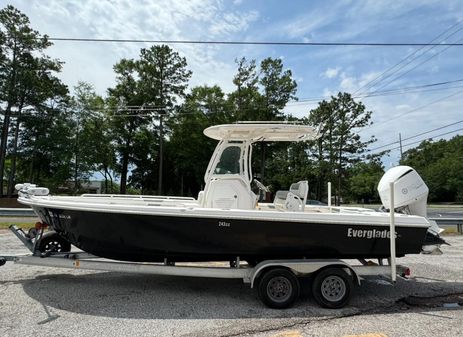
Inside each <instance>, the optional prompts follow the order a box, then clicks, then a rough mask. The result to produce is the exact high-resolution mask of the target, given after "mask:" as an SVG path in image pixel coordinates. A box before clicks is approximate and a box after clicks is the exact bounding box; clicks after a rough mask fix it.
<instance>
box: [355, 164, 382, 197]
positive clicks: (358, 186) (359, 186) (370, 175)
mask: <svg viewBox="0 0 463 337" xmlns="http://www.w3.org/2000/svg"><path fill="white" fill-rule="evenodd" d="M383 174H384V169H383V167H382V165H381V163H380V162H379V161H375V160H372V161H369V162H358V163H355V164H354V165H353V166H352V167H351V168H349V171H348V176H349V177H348V190H347V192H346V197H347V198H348V199H349V200H350V201H353V202H360V203H372V202H377V201H379V195H378V192H377V187H378V182H379V180H380V179H381V177H382V176H383Z"/></svg>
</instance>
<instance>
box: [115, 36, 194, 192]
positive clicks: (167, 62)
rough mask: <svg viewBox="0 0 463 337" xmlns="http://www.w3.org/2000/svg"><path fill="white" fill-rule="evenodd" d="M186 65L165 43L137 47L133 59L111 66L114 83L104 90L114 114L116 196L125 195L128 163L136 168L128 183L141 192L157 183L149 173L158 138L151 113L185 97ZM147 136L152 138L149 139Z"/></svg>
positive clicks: (156, 161)
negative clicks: (118, 178) (118, 177)
mask: <svg viewBox="0 0 463 337" xmlns="http://www.w3.org/2000/svg"><path fill="white" fill-rule="evenodd" d="M186 67H187V63H186V59H185V58H183V57H180V56H179V54H178V53H177V52H175V51H173V50H172V49H171V48H170V47H168V46H165V45H162V46H153V47H151V48H149V49H142V50H141V51H140V58H139V59H138V60H126V59H123V60H121V61H120V62H118V63H117V64H116V65H115V66H114V71H115V72H116V81H117V84H116V86H115V87H114V88H112V89H109V95H110V97H109V104H110V106H112V107H113V108H114V109H115V110H116V112H115V114H114V116H113V118H112V121H113V125H112V129H113V136H114V138H115V142H116V152H117V157H118V165H117V167H118V171H119V172H120V174H121V190H120V192H121V193H125V192H126V188H127V180H128V179H127V178H128V170H129V166H130V165H134V166H135V168H134V170H133V173H134V174H133V175H132V177H131V179H130V183H131V184H133V185H134V186H139V187H143V186H144V185H146V184H147V186H146V187H145V188H147V190H149V191H152V190H153V189H154V186H156V185H158V184H159V181H157V178H156V177H155V176H156V175H155V174H154V173H155V171H154V169H155V168H156V167H158V165H159V158H158V157H157V156H156V155H155V152H153V151H155V150H154V149H155V148H156V147H157V144H159V138H160V137H161V136H160V135H159V128H158V127H157V124H156V123H155V120H154V115H155V113H156V112H157V113H159V114H163V113H165V112H166V109H167V108H173V107H174V106H175V105H176V103H177V100H178V99H179V98H182V97H184V95H185V89H186V87H187V84H188V80H189V78H190V77H191V71H189V70H187V69H186ZM133 106H135V107H141V108H137V109H131V108H130V107H133ZM149 132H151V133H153V134H155V135H157V138H156V137H153V136H152V135H149V136H148V133H149ZM134 149H135V150H136V151H135V153H134V152H133V150H134ZM147 173H150V177H149V178H148V177H147Z"/></svg>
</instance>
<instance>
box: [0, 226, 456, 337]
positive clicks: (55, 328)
mask: <svg viewBox="0 0 463 337" xmlns="http://www.w3.org/2000/svg"><path fill="white" fill-rule="evenodd" d="M446 239H447V241H449V243H451V246H444V247H443V248H442V250H443V251H444V255H415V256H409V257H405V258H402V259H399V263H401V264H405V265H408V266H410V267H411V269H412V279H411V280H409V281H405V280H402V279H400V280H399V281H398V282H397V284H395V285H391V284H390V283H389V282H387V281H385V280H375V279H371V280H367V281H365V282H364V283H363V284H362V287H360V288H356V289H355V291H354V296H353V298H352V300H351V302H350V304H349V305H348V306H347V307H346V308H343V309H339V310H328V309H321V308H320V307H319V306H318V305H316V304H315V303H314V301H313V300H312V299H311V298H310V296H309V295H308V293H309V291H308V288H309V287H308V284H305V285H304V287H305V289H304V290H305V291H304V295H303V297H302V299H301V300H300V301H298V302H297V303H296V305H295V306H294V307H293V308H291V309H287V310H272V309H268V308H265V307H264V306H263V305H262V304H261V302H260V301H259V300H258V298H257V295H256V293H255V291H254V290H252V289H250V288H249V286H248V285H246V284H243V283H242V281H240V280H220V279H204V278H186V277H167V276H153V275H132V274H122V273H111V272H94V271H81V270H68V269H59V268H45V267H44V268H41V267H33V266H24V265H15V264H14V263H11V262H9V263H7V264H6V265H4V266H2V267H0V336H8V337H15V336H95V335H101V336H127V335H134V334H136V335H137V336H144V335H150V336H183V335H191V336H234V335H256V336H274V335H275V336H276V335H278V336H298V335H299V336H346V335H356V334H357V335H359V334H368V333H370V334H371V335H370V336H373V333H376V334H383V335H386V336H426V335H429V336H431V335H432V336H435V335H443V336H462V335H463V324H462V323H463V310H462V308H463V236H451V237H447V238H446ZM0 252H1V253H0V256H1V255H2V254H8V255H12V254H23V253H27V250H26V249H24V247H22V246H21V243H20V242H19V241H18V240H17V239H16V238H15V237H14V236H13V235H12V234H11V233H9V232H8V231H2V232H0ZM460 302H461V304H460Z"/></svg>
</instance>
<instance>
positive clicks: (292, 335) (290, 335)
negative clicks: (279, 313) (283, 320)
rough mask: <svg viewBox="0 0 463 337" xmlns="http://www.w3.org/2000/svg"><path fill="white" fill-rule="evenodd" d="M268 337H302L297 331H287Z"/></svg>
mask: <svg viewBox="0 0 463 337" xmlns="http://www.w3.org/2000/svg"><path fill="white" fill-rule="evenodd" d="M270 337H302V335H301V332H300V331H298V330H288V331H283V332H280V333H277V334H276V335H272V336H270Z"/></svg>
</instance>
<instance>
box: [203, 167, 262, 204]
mask: <svg viewBox="0 0 463 337" xmlns="http://www.w3.org/2000/svg"><path fill="white" fill-rule="evenodd" d="M198 197H199V199H200V204H201V205H202V206H203V207H208V208H221V209H254V208H255V207H256V205H257V196H256V195H255V194H254V193H253V192H252V191H251V189H250V188H249V184H247V183H246V182H245V181H244V179H243V178H242V177H241V176H239V175H238V174H227V175H219V176H217V177H216V178H214V176H213V178H212V179H211V181H210V182H209V184H208V186H207V189H206V190H205V192H204V193H202V194H201V195H199V196H198Z"/></svg>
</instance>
